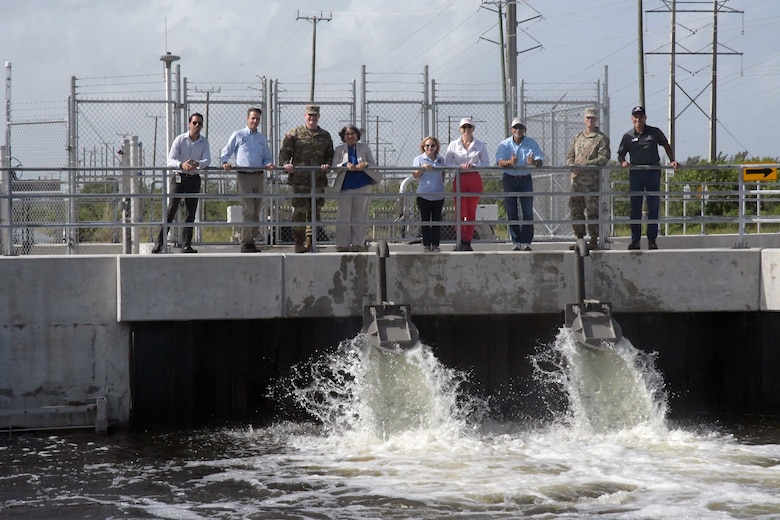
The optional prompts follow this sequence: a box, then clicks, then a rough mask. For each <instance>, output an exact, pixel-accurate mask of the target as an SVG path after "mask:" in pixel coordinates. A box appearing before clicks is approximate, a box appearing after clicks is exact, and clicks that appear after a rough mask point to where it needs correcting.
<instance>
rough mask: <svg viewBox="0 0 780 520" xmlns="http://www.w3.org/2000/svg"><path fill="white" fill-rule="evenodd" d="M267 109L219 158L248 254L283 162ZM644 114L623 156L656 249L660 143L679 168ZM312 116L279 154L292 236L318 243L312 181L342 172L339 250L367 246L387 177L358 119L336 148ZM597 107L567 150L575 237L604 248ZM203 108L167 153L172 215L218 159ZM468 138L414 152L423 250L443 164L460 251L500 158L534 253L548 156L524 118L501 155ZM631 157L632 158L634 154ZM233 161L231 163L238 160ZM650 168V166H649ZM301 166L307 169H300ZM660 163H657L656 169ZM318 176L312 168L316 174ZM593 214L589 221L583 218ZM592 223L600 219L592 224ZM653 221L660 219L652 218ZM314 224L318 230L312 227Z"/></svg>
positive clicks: (603, 150)
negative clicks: (537, 173)
mask: <svg viewBox="0 0 780 520" xmlns="http://www.w3.org/2000/svg"><path fill="white" fill-rule="evenodd" d="M261 116H262V110H261V109H259V108H250V109H249V110H248V111H247V119H246V127H244V128H242V129H240V130H237V131H235V132H233V134H232V135H231V136H230V138H229V139H228V142H227V144H226V145H225V146H224V148H222V150H221V153H220V160H221V164H222V168H223V169H224V170H225V171H230V170H232V169H234V168H235V169H236V178H237V187H238V191H239V193H241V194H242V195H246V196H245V197H241V198H240V199H239V200H240V203H241V208H242V210H241V213H242V218H243V222H244V224H245V225H244V226H242V228H241V252H242V253H255V252H258V251H259V250H258V249H257V247H256V246H255V237H256V235H257V231H258V222H259V217H260V212H261V201H262V199H261V197H260V194H262V193H263V188H264V185H265V184H264V180H265V179H264V178H265V176H264V172H265V171H266V170H273V169H276V168H277V167H276V166H275V165H274V163H273V157H272V155H271V149H270V147H269V146H268V141H267V139H266V137H265V136H264V135H263V134H262V133H261V132H260V131H259V130H258V127H259V124H260V118H261ZM646 117H647V116H646V114H645V111H644V108H643V107H641V106H637V107H634V108H633V109H632V112H631V118H632V123H633V128H632V130H630V131H629V132H627V133H626V134H625V135H624V136H623V138H622V139H621V143H620V147H619V148H618V162H619V163H620V164H621V166H622V167H624V168H628V167H633V166H642V167H643V168H638V169H631V172H630V175H629V184H630V190H631V191H632V192H633V194H632V195H631V221H632V223H631V244H630V245H629V249H630V250H636V249H639V248H640V238H641V225H640V223H639V221H641V218H642V204H643V196H646V197H647V208H648V220H649V223H648V226H647V238H648V249H658V246H657V243H656V237H657V234H658V224H657V219H658V208H659V200H660V198H659V196H658V195H656V194H647V195H644V193H643V192H658V191H659V190H660V176H661V170H660V157H659V155H658V147H659V146H661V147H663V148H664V149H665V151H666V153H667V155H668V157H669V160H670V162H671V166H672V167H674V168H677V162H676V161H675V160H674V157H673V149H672V147H671V145H670V144H669V141H668V140H667V139H666V137H665V136H664V134H663V132H662V131H661V130H660V129H658V128H656V127H652V126H649V125H646V124H645V121H646ZM304 118H305V120H304V124H303V125H300V126H298V127H296V128H294V129H292V130H290V131H289V132H287V134H286V135H285V137H284V139H283V141H282V147H281V150H280V153H279V164H280V165H281V168H282V169H283V170H284V171H285V172H286V174H287V183H288V184H289V185H290V186H291V187H292V190H293V193H294V194H296V195H297V196H294V197H293V198H292V206H293V215H292V221H293V228H292V233H293V239H294V241H295V252H296V253H304V252H307V251H311V250H312V241H311V237H310V236H308V237H307V233H306V227H305V225H304V223H305V222H319V221H320V220H321V219H320V210H321V209H322V207H323V205H324V202H325V199H324V198H323V197H321V196H317V197H315V199H314V204H312V198H311V194H312V189H313V190H314V192H315V193H316V194H323V193H324V192H325V189H326V188H327V186H328V177H327V174H328V172H330V171H331V170H335V171H336V172H337V175H336V179H335V182H334V186H333V191H334V192H335V193H337V194H338V212H337V220H338V224H337V226H336V236H335V241H336V249H337V251H340V252H345V251H354V252H357V251H365V250H366V245H365V239H366V224H365V222H366V220H367V218H368V209H369V202H370V197H369V192H370V191H371V186H372V185H374V184H377V183H378V182H379V181H380V179H381V173H380V172H379V171H378V169H377V165H376V161H375V160H374V156H373V154H372V153H371V149H370V147H369V146H368V145H367V144H365V143H362V142H360V138H361V131H360V129H359V128H357V127H355V126H354V125H346V126H344V127H343V128H342V129H341V131H340V132H339V137H340V138H341V141H342V144H341V145H339V146H337V147H336V148H335V149H334V147H333V140H332V138H331V136H330V133H328V132H327V131H326V130H324V129H322V128H321V127H320V126H319V118H320V107H319V106H317V105H307V106H306V107H305V109H304ZM597 122H598V113H597V111H596V110H595V109H592V108H589V109H587V110H585V114H584V124H585V129H584V130H582V131H581V132H580V133H578V134H577V135H576V136H575V138H574V140H573V142H572V144H571V146H570V148H569V151H568V154H567V158H566V163H567V164H568V165H570V166H572V167H573V168H572V171H571V186H572V188H571V189H572V196H571V197H570V201H569V205H570V209H571V216H572V219H573V220H574V221H575V223H574V224H573V229H574V233H575V235H576V236H577V238H584V236H585V232H586V229H587V232H588V234H589V236H590V239H589V241H588V247H590V248H591V249H595V248H597V247H598V224H597V220H598V219H599V203H598V199H599V197H598V193H597V192H598V191H599V170H598V168H597V167H598V166H603V165H606V164H607V162H608V161H609V158H610V144H609V138H608V137H607V136H606V135H605V134H604V133H603V132H601V131H600V130H599V129H598V126H597ZM202 128H203V116H202V115H200V114H198V113H194V114H192V115H191V116H190V118H189V131H188V132H186V133H184V134H181V135H179V136H177V137H176V139H174V141H173V143H172V145H171V149H170V152H169V154H168V166H169V167H173V168H176V171H175V173H174V175H173V176H172V178H171V183H170V193H171V195H172V196H171V198H170V200H169V205H168V208H167V213H166V222H168V223H170V222H172V221H173V218H174V216H175V214H176V211H177V209H178V206H179V203H180V201H181V199H182V194H186V193H198V192H199V191H200V181H201V179H200V175H199V173H198V170H203V169H205V168H207V167H208V166H209V164H210V162H211V156H210V153H209V145H208V141H207V139H206V137H205V136H202V135H200V132H201V130H202ZM458 129H459V132H460V137H459V138H457V139H455V140H453V141H452V142H450V143H449V145H448V146H447V150H446V151H445V152H444V154H443V155H442V154H441V144H440V142H439V140H438V139H437V138H436V137H434V136H427V137H425V138H424V139H423V140H422V141H421V142H420V152H421V154H420V155H418V156H417V157H415V158H414V160H413V164H412V166H413V168H414V171H413V176H414V178H415V179H416V180H417V182H418V188H417V205H418V208H419V211H420V219H421V221H422V222H423V224H422V226H421V231H422V243H423V249H424V251H425V252H438V251H440V250H441V248H440V237H441V226H440V224H434V223H438V222H441V220H442V212H443V208H444V198H445V197H444V193H445V171H446V170H450V171H454V172H455V174H454V178H453V183H452V190H453V192H454V193H455V203H456V213H457V217H458V220H459V221H460V222H463V224H460V225H458V226H456V229H457V230H458V235H459V236H458V237H457V243H456V246H455V250H456V251H473V248H472V246H471V241H472V238H473V234H474V227H475V226H474V222H475V220H476V212H477V207H478V205H479V193H482V192H483V184H482V177H481V175H480V172H479V169H480V168H485V167H488V166H491V164H495V165H497V166H498V167H500V168H502V169H503V172H502V173H503V175H502V186H503V190H504V192H506V193H507V196H506V197H505V198H504V202H505V206H506V214H507V219H508V221H509V222H510V224H509V235H510V238H511V240H512V247H513V250H514V251H531V243H532V241H533V237H534V226H533V180H532V175H531V171H532V170H531V168H532V167H540V166H542V165H543V164H544V154H543V152H542V150H541V148H540V147H539V144H538V143H537V142H536V141H535V140H534V139H533V138H531V137H528V136H527V135H526V126H525V124H524V123H523V121H522V120H521V119H520V118H519V117H516V118H514V119H513V120H512V123H511V127H510V132H511V135H510V136H509V137H507V138H506V139H505V140H503V141H502V142H501V143H500V144H499V146H498V149H497V150H496V153H495V162H494V163H491V160H490V155H489V153H488V150H487V147H486V145H485V143H484V142H482V141H480V140H479V139H476V138H475V137H474V130H475V126H474V122H473V121H472V119H471V118H468V117H465V118H463V119H461V120H460V124H459V126H458ZM627 155H628V156H629V157H630V162H629V161H626V156H627ZM231 159H232V160H233V162H231ZM648 166H649V168H647V167H648ZM296 167H300V168H296ZM656 167H657V168H656ZM312 175H313V176H312ZM197 201H198V199H197V198H193V197H190V198H186V199H185V204H186V208H187V215H186V218H185V222H187V223H191V222H194V220H195V210H196V209H197ZM586 221H587V226H586V224H585V222H586ZM590 221H593V222H590ZM654 221H655V222H654ZM520 222H522V223H520ZM164 230H165V226H163V228H162V229H161V230H160V233H159V235H158V237H157V241H156V243H155V245H154V247H153V249H152V252H153V253H159V252H160V251H161V249H162V245H163V239H164V236H163V235H164ZM312 232H316V231H312ZM191 241H192V227H191V226H187V227H184V228H183V230H182V241H181V251H182V253H197V251H196V250H195V249H193V248H192V244H191Z"/></svg>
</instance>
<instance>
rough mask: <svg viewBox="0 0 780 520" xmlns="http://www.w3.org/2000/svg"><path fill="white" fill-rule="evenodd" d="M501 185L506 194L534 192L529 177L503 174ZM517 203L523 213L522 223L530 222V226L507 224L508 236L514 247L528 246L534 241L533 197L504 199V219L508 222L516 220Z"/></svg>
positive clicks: (532, 183) (522, 196) (518, 196)
mask: <svg viewBox="0 0 780 520" xmlns="http://www.w3.org/2000/svg"><path fill="white" fill-rule="evenodd" d="M503 184H504V191H506V192H528V193H532V192H533V191H534V182H533V180H532V179H531V176H530V175H507V174H506V173H505V174H504V178H503ZM518 201H519V202H520V207H521V208H522V211H523V222H531V224H522V225H519V224H509V236H510V237H511V238H512V243H513V244H515V245H518V244H530V243H531V241H532V240H533V239H534V225H533V220H534V197H533V195H511V196H507V197H504V204H505V206H506V218H507V220H509V221H510V222H512V221H517V220H518V213H517V203H518Z"/></svg>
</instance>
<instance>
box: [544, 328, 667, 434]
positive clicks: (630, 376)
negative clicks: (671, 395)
mask: <svg viewBox="0 0 780 520" xmlns="http://www.w3.org/2000/svg"><path fill="white" fill-rule="evenodd" d="M604 347H605V348H603V349H592V348H587V347H583V346H581V345H579V344H578V343H577V341H576V340H575V339H574V335H573V333H572V331H571V329H569V328H565V327H564V328H562V329H561V330H560V331H559V333H558V336H557V337H556V339H555V342H554V343H553V344H552V345H551V346H550V348H546V349H544V350H542V351H541V352H539V353H538V354H536V355H535V356H533V357H532V359H531V362H532V364H533V367H534V375H535V378H536V380H537V381H538V382H539V383H540V384H541V385H542V386H557V387H558V388H559V389H561V390H563V392H564V393H565V394H566V397H567V399H568V406H569V408H568V411H567V413H566V415H564V416H563V417H559V418H558V419H559V420H564V421H568V422H569V423H570V427H572V428H573V429H575V430H579V431H580V432H582V433H584V434H588V433H604V432H608V431H617V430H623V429H631V428H635V427H639V426H642V427H647V428H650V429H651V430H656V431H661V430H664V429H665V428H666V424H665V421H666V413H667V399H666V393H665V391H664V384H663V378H662V376H661V374H660V373H659V372H658V371H657V370H656V369H655V359H656V355H655V354H654V353H653V354H647V353H645V352H642V351H640V350H637V349H635V348H634V346H633V345H632V344H631V342H630V341H629V340H628V339H626V338H623V339H622V340H621V341H620V342H618V343H617V344H615V345H611V344H604Z"/></svg>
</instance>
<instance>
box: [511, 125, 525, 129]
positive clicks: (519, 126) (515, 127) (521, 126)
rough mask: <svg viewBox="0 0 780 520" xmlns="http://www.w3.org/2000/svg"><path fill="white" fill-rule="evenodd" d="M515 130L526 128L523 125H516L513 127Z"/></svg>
mask: <svg viewBox="0 0 780 520" xmlns="http://www.w3.org/2000/svg"><path fill="white" fill-rule="evenodd" d="M512 129H513V130H525V127H524V126H523V125H515V126H513V127H512Z"/></svg>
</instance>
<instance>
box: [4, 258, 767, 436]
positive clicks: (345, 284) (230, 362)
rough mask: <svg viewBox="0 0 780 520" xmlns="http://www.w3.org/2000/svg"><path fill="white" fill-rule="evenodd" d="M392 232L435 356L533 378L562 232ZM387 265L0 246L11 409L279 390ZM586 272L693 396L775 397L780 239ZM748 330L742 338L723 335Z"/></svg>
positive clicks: (120, 410)
mask: <svg viewBox="0 0 780 520" xmlns="http://www.w3.org/2000/svg"><path fill="white" fill-rule="evenodd" d="M390 248H391V255H390V258H388V259H387V262H386V265H387V278H388V288H387V289H388V298H389V299H390V300H392V301H394V302H396V303H408V304H410V305H411V307H412V319H413V321H414V322H415V324H416V325H417V326H418V328H419V329H420V333H421V337H422V339H423V340H424V341H425V342H426V343H427V344H429V345H432V346H433V347H434V348H435V349H436V353H437V356H439V357H440V359H441V361H442V362H444V363H445V364H448V365H450V364H451V365H453V366H457V367H458V368H462V369H467V370H472V371H473V373H474V374H475V377H476V381H475V384H478V385H483V389H487V391H488V392H489V393H491V392H492V393H495V392H506V391H507V389H508V388H509V386H510V385H511V384H513V380H514V379H515V378H518V377H519V378H521V379H522V378H527V376H528V373H529V369H528V366H527V365H528V363H527V359H526V358H527V354H528V353H529V352H532V351H533V349H534V348H535V347H536V346H537V345H538V344H539V343H540V342H541V343H542V344H543V343H544V342H545V341H550V339H551V338H552V337H554V335H555V332H556V331H557V329H558V328H559V327H560V326H562V325H563V312H562V311H563V308H564V306H565V304H566V303H571V302H572V300H573V298H574V256H573V255H574V253H572V252H571V251H569V250H568V249H567V248H566V247H563V246H561V245H560V244H558V245H555V246H554V247H553V246H551V247H544V246H541V245H540V247H536V248H535V251H534V252H532V253H517V252H511V251H508V250H484V251H480V250H478V251H476V252H474V253H450V252H445V253H441V254H423V253H421V252H417V251H416V249H412V248H404V247H398V248H394V246H393V245H392V244H391V246H390ZM376 269H377V257H376V254H375V253H372V252H369V253H352V254H342V253H335V252H328V251H327V250H326V251H325V252H321V253H317V254H304V255H295V254H290V253H289V252H287V251H284V250H282V251H279V252H264V253H261V254H257V255H240V254H232V253H225V252H211V253H209V252H201V253H200V254H198V255H178V254H170V255H153V256H152V255H135V256H132V255H80V256H46V257H44V256H39V257H29V256H28V257H2V258H0V279H2V280H3V283H2V287H1V288H0V409H3V410H6V411H7V410H18V411H23V410H25V409H32V408H36V407H44V406H58V405H62V404H63V402H64V401H65V400H66V398H67V396H68V395H69V393H70V392H72V391H73V390H74V389H77V390H81V391H83V392H84V393H85V395H86V397H87V400H90V399H101V398H105V399H106V403H107V409H108V412H107V413H108V421H109V423H111V424H121V425H127V424H129V423H130V422H131V420H132V422H134V423H135V424H136V425H141V426H142V425H144V424H145V423H159V422H163V423H165V422H168V423H169V425H174V426H180V425H190V424H196V423H198V422H203V421H207V420H209V419H213V418H221V417H235V416H251V415H252V414H253V413H255V412H258V408H261V407H264V406H266V405H267V404H268V403H265V401H264V400H265V398H264V397H262V396H263V395H264V394H265V393H266V389H265V388H263V385H267V384H268V383H269V382H270V381H271V380H272V379H273V378H274V377H278V376H279V375H282V374H284V373H285V371H286V370H287V369H288V368H289V366H291V365H292V364H294V363H297V362H301V361H304V360H305V359H306V358H307V357H308V356H310V355H312V354H313V353H316V352H317V351H322V350H325V349H328V348H331V347H334V346H335V345H337V344H338V342H339V341H340V340H343V339H347V338H349V337H352V336H354V335H355V333H356V332H357V331H358V330H359V328H360V325H361V316H362V309H363V306H364V305H369V304H373V303H376V300H377V286H376ZM585 275H586V288H585V289H586V295H587V297H588V298H595V299H599V300H602V301H609V302H611V303H612V305H613V310H614V312H615V315H616V316H617V318H618V321H620V323H621V325H622V326H623V329H624V332H625V334H626V337H628V338H629V339H630V340H631V341H632V342H633V343H634V345H635V346H637V347H638V348H649V349H652V350H656V351H658V352H659V365H660V368H661V369H662V372H664V373H665V375H666V374H667V372H666V371H664V367H666V369H667V370H668V372H669V374H668V377H669V378H670V379H669V384H670V385H671V386H672V388H676V387H677V385H680V386H681V387H685V386H686V385H687V386H688V388H689V393H688V394H687V395H689V396H691V395H693V396H694V398H692V399H690V400H689V401H688V405H690V406H692V407H696V406H698V405H699V403H698V402H697V401H696V400H697V399H698V397H696V396H699V395H700V396H701V399H703V400H704V401H706V402H703V403H701V406H712V407H716V408H718V407H720V408H729V407H741V408H745V407H747V408H749V409H750V410H749V411H751V412H754V413H780V383H777V381H780V377H778V376H780V373H778V371H780V368H777V367H780V363H779V361H780V344H777V342H776V341H775V340H774V338H776V337H777V335H776V332H778V329H780V314H778V311H780V280H778V278H780V249H774V248H767V247H761V248H756V247H752V248H749V249H747V248H744V249H734V248H730V247H716V248H688V249H664V250H660V251H652V252H648V251H641V252H628V251H625V250H611V251H594V252H592V253H591V256H590V257H588V258H586V259H585ZM708 323H710V324H709V325H708ZM486 327H492V329H493V330H490V331H486ZM672 327H678V329H673V328H672ZM724 327H728V328H729V329H728V330H729V332H728V333H726V332H725V331H724ZM713 331H720V333H714V332H713ZM745 331H748V336H749V337H747V338H746V339H745V344H740V345H734V344H731V343H729V342H730V341H732V338H733V337H735V336H734V334H735V333H740V334H743V333H744V332H745ZM743 336H744V334H743ZM664 338H668V339H669V341H666V340H664ZM644 339H648V340H652V341H657V343H656V344H651V343H652V342H650V341H648V342H647V345H643V340H644ZM708 341H709V347H707V345H706V343H707V342H708ZM467 342H469V343H468V344H469V345H470V346H469V347H467V346H465V345H466V343H467ZM487 342H490V344H487ZM658 343H660V344H658ZM748 343H749V344H748ZM483 344H484V345H483ZM475 345H483V346H481V347H480V348H475ZM672 347H673V348H672ZM707 348H709V350H707ZM488 353H489V354H488ZM691 356H703V358H702V362H701V363H697V362H696V360H695V359H692V358H691ZM672 360H674V362H672ZM713 360H716V361H713ZM667 363H669V364H668V365H667ZM681 364H682V365H681ZM683 365H684V366H685V367H686V368H682V366H683ZM729 367H732V368H733V367H742V368H741V369H740V370H738V371H735V370H727V369H728V368H729ZM683 372H684V373H683ZM737 372H739V375H735V374H736V373H737ZM755 374H759V375H758V376H757V380H756V376H755ZM735 377H738V379H739V380H738V381H737V380H734V381H728V380H724V378H726V379H728V378H735ZM712 378H719V381H718V382H717V384H716V385H715V386H717V388H720V389H722V392H723V398H722V399H720V400H717V402H711V398H712V395H708V392H707V389H708V388H711V387H712V386H713V383H712ZM747 378H752V379H753V380H752V381H750V382H747V381H746V379H747ZM697 381H700V384H699V386H696V385H697V384H698V383H696V382H697ZM691 385H693V386H691ZM732 385H736V386H737V387H739V388H741V389H742V390H740V392H739V398H738V399H736V398H735V397H734V396H735V394H734V393H733V391H732V390H730V388H731V386H732ZM694 386H695V388H694ZM691 389H693V394H691V393H690V391H691ZM709 394H711V392H709ZM735 399H736V400H735ZM264 403H265V404H264ZM729 403H730V404H729ZM226 410H227V411H226ZM231 411H232V412H235V413H231ZM745 411H747V410H745ZM6 415H10V414H8V413H6ZM8 426H13V425H11V424H9V425H8ZM1 427H3V425H2V424H0V428H1Z"/></svg>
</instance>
